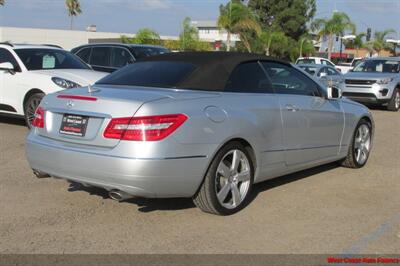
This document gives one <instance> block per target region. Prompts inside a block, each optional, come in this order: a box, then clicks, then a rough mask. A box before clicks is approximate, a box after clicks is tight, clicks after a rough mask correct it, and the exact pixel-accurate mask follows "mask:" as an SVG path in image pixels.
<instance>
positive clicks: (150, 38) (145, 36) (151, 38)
mask: <svg viewBox="0 0 400 266" xmlns="http://www.w3.org/2000/svg"><path fill="white" fill-rule="evenodd" d="M135 40H136V43H138V44H146V43H149V42H152V43H153V42H157V41H159V40H160V34H158V33H157V32H156V31H154V30H152V29H149V28H143V29H140V30H138V32H137V33H136V36H135Z"/></svg>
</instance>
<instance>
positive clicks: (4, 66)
mask: <svg viewBox="0 0 400 266" xmlns="http://www.w3.org/2000/svg"><path fill="white" fill-rule="evenodd" d="M1 70H2V71H7V72H10V73H11V74H14V73H15V71H14V66H13V65H12V64H11V63H10V62H5V63H0V71H1Z"/></svg>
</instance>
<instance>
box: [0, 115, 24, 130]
mask: <svg viewBox="0 0 400 266" xmlns="http://www.w3.org/2000/svg"><path fill="white" fill-rule="evenodd" d="M0 123H5V124H11V125H16V126H24V127H25V126H26V124H25V119H24V118H23V117H22V118H21V117H15V116H7V115H3V114H0Z"/></svg>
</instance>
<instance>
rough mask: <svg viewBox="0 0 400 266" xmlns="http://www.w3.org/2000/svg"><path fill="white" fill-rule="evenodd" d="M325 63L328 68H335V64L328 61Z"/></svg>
mask: <svg viewBox="0 0 400 266" xmlns="http://www.w3.org/2000/svg"><path fill="white" fill-rule="evenodd" d="M324 61H325V65H327V66H332V67H333V66H335V65H334V64H332V63H331V62H329V61H327V60H324Z"/></svg>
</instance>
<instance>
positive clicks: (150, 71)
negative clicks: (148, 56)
mask: <svg viewBox="0 0 400 266" xmlns="http://www.w3.org/2000/svg"><path fill="white" fill-rule="evenodd" d="M195 68H196V66H195V65H193V64H191V63H184V62H174V61H147V62H136V63H133V64H131V65H128V66H126V67H123V68H122V69H120V70H117V71H116V72H114V73H112V74H111V75H108V76H106V77H105V78H103V79H101V80H99V81H98V82H97V83H96V84H110V85H128V86H144V87H163V88H175V87H176V86H178V84H179V83H180V82H181V81H183V80H184V79H185V78H186V77H187V76H188V75H189V74H190V73H192V72H193V70H194V69H195Z"/></svg>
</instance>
